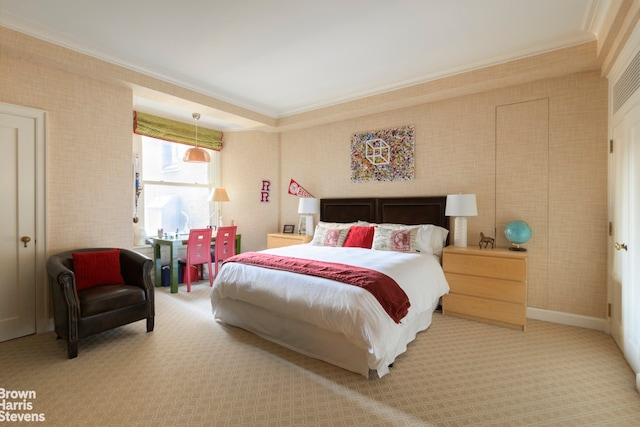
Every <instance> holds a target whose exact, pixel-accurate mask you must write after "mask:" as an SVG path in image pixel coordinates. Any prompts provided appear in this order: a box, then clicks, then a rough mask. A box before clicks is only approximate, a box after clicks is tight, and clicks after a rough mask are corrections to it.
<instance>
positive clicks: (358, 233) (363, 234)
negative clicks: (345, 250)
mask: <svg viewBox="0 0 640 427" xmlns="http://www.w3.org/2000/svg"><path fill="white" fill-rule="evenodd" d="M374 231H375V227H363V226H356V225H354V226H352V227H351V228H349V234H348V235H347V240H345V241H344V246H345V247H350V248H365V249H371V245H372V244H373V233H374Z"/></svg>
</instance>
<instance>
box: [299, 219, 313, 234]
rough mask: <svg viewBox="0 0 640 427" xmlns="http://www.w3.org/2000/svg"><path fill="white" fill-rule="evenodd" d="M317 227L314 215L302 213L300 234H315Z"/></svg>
mask: <svg viewBox="0 0 640 427" xmlns="http://www.w3.org/2000/svg"><path fill="white" fill-rule="evenodd" d="M314 231H315V229H314V226H313V215H300V222H299V223H298V234H305V235H307V236H313V233H314Z"/></svg>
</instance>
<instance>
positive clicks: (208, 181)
mask: <svg viewBox="0 0 640 427" xmlns="http://www.w3.org/2000/svg"><path fill="white" fill-rule="evenodd" d="M141 138H142V168H141V178H142V186H143V189H144V220H143V223H144V228H145V231H146V233H147V235H149V236H155V235H157V233H158V229H163V230H164V232H165V233H176V232H177V233H180V234H186V233H188V232H189V230H190V229H191V228H204V227H206V226H208V225H209V224H210V218H211V213H210V212H209V208H210V203H209V200H208V196H209V191H210V189H211V188H212V187H213V183H214V182H213V181H214V180H213V178H212V177H214V176H215V174H214V172H215V165H216V164H217V162H216V160H217V156H218V152H214V151H211V150H209V154H211V159H212V160H211V163H185V162H183V161H182V157H183V156H184V153H185V151H186V150H187V149H188V148H189V146H188V145H184V144H178V143H173V142H168V141H163V140H159V139H154V138H150V137H147V136H142V137H141Z"/></svg>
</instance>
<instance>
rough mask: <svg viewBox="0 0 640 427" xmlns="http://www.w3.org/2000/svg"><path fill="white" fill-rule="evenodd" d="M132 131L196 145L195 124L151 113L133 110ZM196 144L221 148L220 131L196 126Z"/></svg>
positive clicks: (216, 148) (210, 147)
mask: <svg viewBox="0 0 640 427" xmlns="http://www.w3.org/2000/svg"><path fill="white" fill-rule="evenodd" d="M133 132H134V133H137V134H138V135H144V136H150V137H152V138H156V139H164V140H165V141H171V142H179V143H181V144H187V145H194V146H195V145H196V126H195V125H193V124H188V123H182V122H177V121H175V120H170V119H165V118H163V117H158V116H154V115H152V114H147V113H141V112H139V111H134V112H133ZM198 146H199V147H202V148H208V149H210V150H216V151H220V150H221V149H222V132H220V131H218V130H213V129H207V128H203V127H201V126H198Z"/></svg>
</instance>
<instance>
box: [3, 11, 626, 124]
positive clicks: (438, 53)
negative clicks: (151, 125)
mask: <svg viewBox="0 0 640 427" xmlns="http://www.w3.org/2000/svg"><path fill="white" fill-rule="evenodd" d="M612 1H615V0H323V1H315V0H268V1H267V0H182V1H175V0H174V1H169V0H106V1H105V0H55V1H53V0H0V25H3V26H5V27H8V28H11V29H14V30H18V31H21V32H24V33H27V34H30V35H33V36H36V37H38V38H41V39H44V40H47V41H50V42H53V43H56V44H59V45H62V46H65V47H68V48H71V49H74V50H77V51H80V52H83V53H86V54H89V55H92V56H95V57H98V58H101V59H105V60H107V61H110V62H113V63H116V64H119V65H123V66H125V67H127V68H131V69H134V70H137V71H140V72H143V73H146V74H149V75H152V76H155V77H158V78H161V79H163V80H167V81H170V82H172V83H175V84H178V85H180V86H183V87H186V88H189V89H193V90H196V91H198V92H201V93H203V94H206V95H209V96H212V97H215V98H217V99H220V100H222V101H226V102H229V103H232V104H235V105H237V106H240V107H244V108H247V109H250V110H252V111H255V112H258V113H262V114H265V115H268V116H271V117H274V118H279V117H285V116H288V115H291V114H295V113H299V112H304V111H310V110H313V109H317V108H321V107H326V106H329V105H334V104H337V103H340V102H344V101H349V100H353V99H357V98H361V97H364V96H368V95H373V94H377V93H381V92H384V91H389V90H392V89H397V88H401V87H406V86H409V85H412V84H417V83H422V82H425V81H429V80H433V79H436V78H439V77H443V76H446V75H451V74H454V73H459V72H463V71H468V70H471V69H476V68H480V67H483V66H487V65H491V64H495V63H499V62H504V61H507V60H512V59H516V58H521V57H523V56H528V55H532V54H537V53H541V52H545V51H549V50H553V49H558V48H562V47H566V46H570V45H574V44H578V43H583V42H587V41H592V40H594V39H596V37H597V34H598V31H599V28H600V26H601V25H602V21H603V20H604V13H605V11H606V10H608V8H609V7H610V4H611V2H612ZM138 102H144V100H138ZM152 104H153V103H149V104H148V105H149V106H152ZM155 107H156V108H161V107H160V106H157V105H156V106H155ZM190 115H191V113H189V114H188V116H189V117H190ZM221 126H222V125H221Z"/></svg>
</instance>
